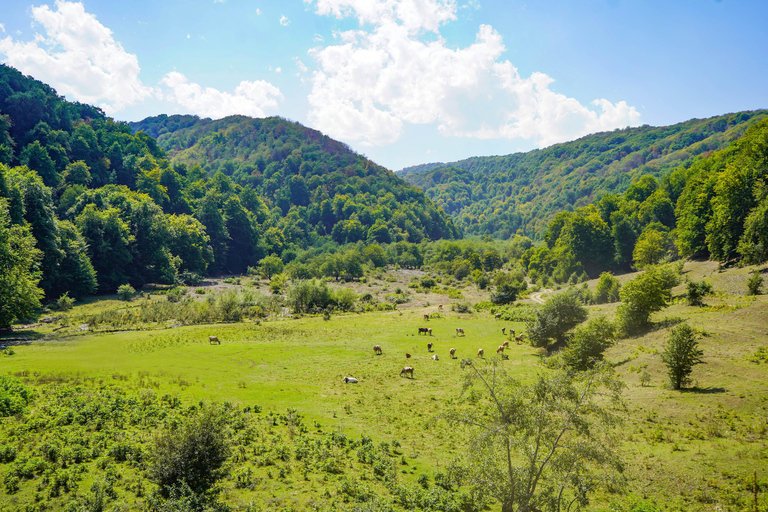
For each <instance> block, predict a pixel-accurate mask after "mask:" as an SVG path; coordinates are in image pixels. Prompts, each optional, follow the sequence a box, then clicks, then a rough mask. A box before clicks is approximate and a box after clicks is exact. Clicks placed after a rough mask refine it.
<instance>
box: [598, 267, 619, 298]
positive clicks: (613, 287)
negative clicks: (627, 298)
mask: <svg viewBox="0 0 768 512" xmlns="http://www.w3.org/2000/svg"><path fill="white" fill-rule="evenodd" d="M620 289H621V284H620V283H619V280H618V279H616V277H615V276H614V275H613V274H611V273H610V272H603V273H602V274H600V279H599V280H598V281H597V285H596V286H595V302H596V303H597V304H606V303H609V302H618V300H619V290H620Z"/></svg>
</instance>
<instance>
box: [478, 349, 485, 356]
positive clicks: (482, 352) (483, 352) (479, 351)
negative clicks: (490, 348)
mask: <svg viewBox="0 0 768 512" xmlns="http://www.w3.org/2000/svg"><path fill="white" fill-rule="evenodd" d="M483 354H485V351H484V350H483V349H480V350H478V351H477V357H483Z"/></svg>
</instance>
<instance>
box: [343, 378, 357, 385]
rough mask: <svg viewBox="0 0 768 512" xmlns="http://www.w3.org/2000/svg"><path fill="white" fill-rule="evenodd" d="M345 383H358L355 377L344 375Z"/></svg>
mask: <svg viewBox="0 0 768 512" xmlns="http://www.w3.org/2000/svg"><path fill="white" fill-rule="evenodd" d="M344 384H357V379H356V378H354V377H344Z"/></svg>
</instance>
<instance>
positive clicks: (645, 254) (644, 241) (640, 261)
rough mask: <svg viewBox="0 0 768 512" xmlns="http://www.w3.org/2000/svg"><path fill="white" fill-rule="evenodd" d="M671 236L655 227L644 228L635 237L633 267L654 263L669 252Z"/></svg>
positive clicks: (642, 266) (658, 261)
mask: <svg viewBox="0 0 768 512" xmlns="http://www.w3.org/2000/svg"><path fill="white" fill-rule="evenodd" d="M671 246H672V238H671V237H670V236H669V234H668V233H666V232H664V231H659V230H656V229H646V230H645V231H643V233H642V234H641V235H640V237H639V238H638V239H637V243H636V244H635V249H634V251H633V252H632V259H633V260H634V262H635V267H637V268H645V267H647V266H649V265H656V264H658V263H660V262H661V260H662V259H663V258H664V257H665V256H667V255H668V254H669V249H670V247H671Z"/></svg>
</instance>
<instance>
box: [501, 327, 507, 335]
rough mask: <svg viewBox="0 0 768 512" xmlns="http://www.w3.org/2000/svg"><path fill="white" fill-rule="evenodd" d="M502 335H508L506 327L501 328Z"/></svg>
mask: <svg viewBox="0 0 768 512" xmlns="http://www.w3.org/2000/svg"><path fill="white" fill-rule="evenodd" d="M501 334H504V335H506V334H507V328H506V327H502V328H501Z"/></svg>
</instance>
